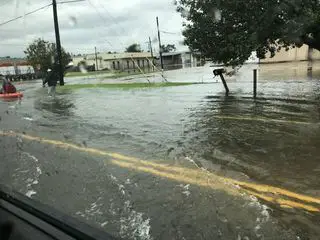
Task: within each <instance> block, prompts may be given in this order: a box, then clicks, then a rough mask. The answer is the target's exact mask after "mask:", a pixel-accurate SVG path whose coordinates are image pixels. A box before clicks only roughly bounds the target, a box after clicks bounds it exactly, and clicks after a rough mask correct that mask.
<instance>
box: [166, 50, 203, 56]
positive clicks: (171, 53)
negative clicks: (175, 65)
mask: <svg viewBox="0 0 320 240" xmlns="http://www.w3.org/2000/svg"><path fill="white" fill-rule="evenodd" d="M190 53H192V54H199V53H198V52H191V51H181V52H166V53H162V56H163V57H167V56H175V55H180V54H190Z"/></svg>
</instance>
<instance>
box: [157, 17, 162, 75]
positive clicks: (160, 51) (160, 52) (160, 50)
mask: <svg viewBox="0 0 320 240" xmlns="http://www.w3.org/2000/svg"><path fill="white" fill-rule="evenodd" d="M157 28H158V41H159V54H160V63H161V70H162V71H163V59H162V49H161V39H160V29H159V18H158V17H157Z"/></svg>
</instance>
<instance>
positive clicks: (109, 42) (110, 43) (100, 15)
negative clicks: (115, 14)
mask: <svg viewBox="0 0 320 240" xmlns="http://www.w3.org/2000/svg"><path fill="white" fill-rule="evenodd" d="M87 1H88V3H89V4H90V6H91V7H93V8H94V10H95V11H96V12H97V13H98V15H99V17H100V18H101V19H102V20H103V21H104V23H105V24H106V22H107V21H106V20H105V18H104V17H103V16H102V15H101V13H100V12H99V11H98V9H97V8H96V7H95V6H94V5H93V4H92V3H91V1H90V0H87ZM105 40H106V42H107V43H109V45H110V46H111V47H114V46H113V44H112V43H111V42H110V41H109V40H108V39H105Z"/></svg>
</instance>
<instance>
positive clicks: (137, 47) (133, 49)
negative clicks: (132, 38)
mask: <svg viewBox="0 0 320 240" xmlns="http://www.w3.org/2000/svg"><path fill="white" fill-rule="evenodd" d="M126 52H142V50H141V46H140V44H137V43H134V44H131V45H130V46H129V47H127V48H126Z"/></svg>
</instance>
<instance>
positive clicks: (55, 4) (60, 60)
mask: <svg viewBox="0 0 320 240" xmlns="http://www.w3.org/2000/svg"><path fill="white" fill-rule="evenodd" d="M52 7H53V20H54V31H55V34H56V45H57V55H58V59H55V60H57V61H58V70H59V72H58V74H59V81H60V85H61V86H63V85H64V81H63V66H62V54H61V42H60V32H59V23H58V14H57V2H56V0H52Z"/></svg>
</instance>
